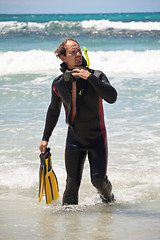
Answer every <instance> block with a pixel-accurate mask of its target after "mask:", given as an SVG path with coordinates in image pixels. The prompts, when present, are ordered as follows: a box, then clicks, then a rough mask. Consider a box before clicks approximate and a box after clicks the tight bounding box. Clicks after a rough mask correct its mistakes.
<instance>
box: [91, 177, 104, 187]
mask: <svg viewBox="0 0 160 240" xmlns="http://www.w3.org/2000/svg"><path fill="white" fill-rule="evenodd" d="M91 182H92V184H93V186H94V187H95V188H97V189H102V188H103V185H104V183H105V178H104V177H102V176H100V175H98V174H97V175H94V176H92V178H91Z"/></svg>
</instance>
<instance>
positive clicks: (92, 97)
mask: <svg viewBox="0 0 160 240" xmlns="http://www.w3.org/2000/svg"><path fill="white" fill-rule="evenodd" d="M55 53H56V55H57V57H59V58H60V59H61V60H62V61H63V63H62V64H61V71H62V72H63V74H62V75H60V76H59V77H57V78H56V79H55V80H54V81H53V84H52V99H51V103H50V105H49V108H48V112H47V117H46V123H45V129H44V133H43V138H42V142H41V144H40V146H39V149H40V151H41V152H42V153H44V152H45V150H46V147H47V144H48V141H49V138H50V136H51V134H52V131H53V129H54V127H55V126H56V123H57V120H58V117H59V114H60V109H61V104H62V103H63V105H64V107H65V111H66V123H67V124H69V127H68V134H67V139H66V148H65V166H66V171H67V180H66V189H65V192H64V194H63V204H66V205H67V204H78V190H79V187H80V183H81V177H82V171H83V165H84V161H85V158H86V155H87V154H88V159H89V164H90V174H91V181H92V184H93V185H94V186H95V187H96V188H97V190H98V192H99V194H100V196H101V198H102V201H103V202H107V203H108V202H112V201H113V200H114V196H113V194H112V185H111V183H110V181H109V180H108V177H107V175H106V170H107V158H108V149H107V138H106V129H105V124H104V115H103V106H102V99H104V100H105V101H107V102H108V103H114V102H115V101H116V99H117V92H116V90H115V89H114V88H113V87H112V86H111V85H110V83H109V81H108V79H107V77H106V76H105V74H104V73H102V72H101V71H97V70H92V69H89V68H87V67H86V61H85V59H84V58H83V56H82V52H81V49H80V46H79V44H78V42H77V41H76V40H74V39H66V40H65V41H64V42H63V43H62V44H61V45H60V46H59V47H58V48H57V50H56V51H55Z"/></svg>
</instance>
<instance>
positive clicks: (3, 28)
mask: <svg viewBox="0 0 160 240" xmlns="http://www.w3.org/2000/svg"><path fill="white" fill-rule="evenodd" d="M108 29H115V30H132V31H152V30H153V31H160V22H135V21H131V22H122V21H110V20H105V19H104V20H84V21H49V22H44V23H40V22H18V21H6V22H0V34H7V33H9V32H23V33H25V32H27V33H28V32H36V33H41V32H42V33H44V32H45V33H52V34H53V33H54V34H59V32H61V33H66V31H71V32H79V31H83V30H84V31H87V32H88V31H89V32H91V33H92V32H93V33H94V32H95V31H98V32H101V31H105V30H108Z"/></svg>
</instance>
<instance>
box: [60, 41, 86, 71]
mask: <svg viewBox="0 0 160 240" xmlns="http://www.w3.org/2000/svg"><path fill="white" fill-rule="evenodd" d="M65 48H66V56H61V59H62V61H63V62H65V63H66V64H67V66H68V68H69V69H73V68H74V67H77V66H80V65H82V52H81V49H80V46H79V45H78V44H77V43H76V42H74V41H69V40H68V41H67V43H66V44H65Z"/></svg>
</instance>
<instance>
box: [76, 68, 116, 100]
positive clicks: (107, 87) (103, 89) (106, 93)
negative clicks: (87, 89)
mask: <svg viewBox="0 0 160 240" xmlns="http://www.w3.org/2000/svg"><path fill="white" fill-rule="evenodd" d="M73 72H74V73H72V75H73V76H79V77H81V78H83V79H85V80H87V81H88V82H89V83H90V84H91V85H92V87H93V88H94V89H95V90H96V92H97V94H98V95H99V96H100V97H101V98H103V99H104V100H105V101H107V102H108V103H114V102H115V101H116V100H117V91H116V89H115V88H114V87H112V86H111V84H110V82H109V81H108V78H107V77H106V75H105V74H104V73H102V72H101V71H95V72H94V74H93V73H90V72H89V71H88V70H86V69H80V68H75V69H74V70H73ZM95 75H97V77H96V76H95Z"/></svg>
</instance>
